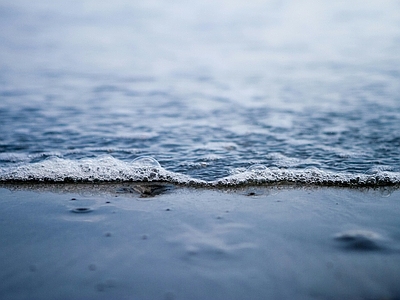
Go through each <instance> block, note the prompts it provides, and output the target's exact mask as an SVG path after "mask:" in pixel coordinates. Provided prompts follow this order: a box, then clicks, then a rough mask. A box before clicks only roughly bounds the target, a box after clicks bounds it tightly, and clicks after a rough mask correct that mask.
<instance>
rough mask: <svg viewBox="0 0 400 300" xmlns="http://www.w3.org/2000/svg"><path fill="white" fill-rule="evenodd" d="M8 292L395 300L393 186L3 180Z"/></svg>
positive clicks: (1, 285) (1, 263) (397, 232)
mask: <svg viewBox="0 0 400 300" xmlns="http://www.w3.org/2000/svg"><path fill="white" fill-rule="evenodd" d="M0 199H1V201H0V224H1V228H2V230H1V232H0V240H1V241H2V243H1V244H0V258H1V259H0V278H1V279H2V280H1V282H0V297H1V298H6V299H110V298H114V299H117V298H118V299H189V298H190V299H338V298H341V299H355V298H357V299H398V298H399V297H400V288H399V287H398V282H399V281H400V229H399V228H400V221H399V218H398V216H399V215H400V202H399V199H400V190H399V189H398V188H390V187H385V188H383V189H382V188H378V189H370V188H368V189H364V188H361V189H353V188H341V187H319V186H317V187H315V186H314V187H302V186H300V187H299V186H272V187H262V186H248V187H235V188H223V189H219V188H218V189H217V188H195V187H182V186H177V185H171V184H160V183H147V184H143V183H141V184H138V183H121V184H89V185H88V184H82V185H81V184H52V185H50V184H40V185H38V184H34V185H33V186H32V185H26V184H22V185H16V184H11V185H4V184H0Z"/></svg>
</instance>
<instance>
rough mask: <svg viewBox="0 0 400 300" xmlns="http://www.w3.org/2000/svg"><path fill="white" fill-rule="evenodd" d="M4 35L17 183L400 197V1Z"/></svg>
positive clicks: (65, 8) (55, 23) (197, 11)
mask: <svg viewBox="0 0 400 300" xmlns="http://www.w3.org/2000/svg"><path fill="white" fill-rule="evenodd" d="M0 28H1V31H0V39H1V43H0V56H1V60H0V180H1V181H14V180H22V181H24V180H34V181H35V180H39V181H41V180H49V181H64V180H66V181H93V180H96V181H125V180H129V181H130V180H135V181H143V180H166V181H170V182H180V183H193V182H197V183H200V184H205V183H209V184H216V183H219V184H228V185H231V184H239V183H240V184H246V183H261V184H262V183H280V182H298V183H305V184H313V183H315V184H323V185H331V184H333V185H354V186H358V185H360V186H362V185H371V186H375V185H398V184H399V183H400V150H399V149H400V4H399V2H398V1H389V0H388V1H369V2H368V3H365V2H362V1H354V2H351V3H345V2H340V3H331V1H250V2H249V3H247V2H246V3H244V2H243V3H242V1H222V0H220V1H202V2H201V3H196V4H194V3H187V2H184V1H171V2H168V3H166V2H165V3H164V2H162V1H146V2H143V3H139V2H137V3H136V2H134V1H124V0H120V1H113V2H112V3H111V2H110V3H109V4H105V3H98V2H96V1H76V2H74V1H56V2H54V3H53V2H52V3H48V2H47V1H35V2H31V1H2V2H1V4H0ZM141 157H151V158H153V159H154V161H153V160H152V159H150V158H144V159H140V158H141ZM138 158H139V160H136V161H134V160H135V159H138ZM133 161H134V162H133ZM157 162H158V163H159V164H160V165H158V163H157Z"/></svg>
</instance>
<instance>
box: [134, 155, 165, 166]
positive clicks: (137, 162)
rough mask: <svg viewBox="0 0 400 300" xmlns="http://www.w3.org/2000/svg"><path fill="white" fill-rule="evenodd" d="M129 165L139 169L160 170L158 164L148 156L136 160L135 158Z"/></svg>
mask: <svg viewBox="0 0 400 300" xmlns="http://www.w3.org/2000/svg"><path fill="white" fill-rule="evenodd" d="M131 164H132V165H134V166H135V167H141V168H150V167H152V168H161V165H160V163H159V162H158V161H157V160H156V159H154V158H153V157H150V156H140V157H138V158H135V159H134V160H132V162H131Z"/></svg>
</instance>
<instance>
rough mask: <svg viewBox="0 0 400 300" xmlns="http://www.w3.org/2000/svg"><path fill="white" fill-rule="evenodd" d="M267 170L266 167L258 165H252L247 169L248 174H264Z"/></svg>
mask: <svg viewBox="0 0 400 300" xmlns="http://www.w3.org/2000/svg"><path fill="white" fill-rule="evenodd" d="M267 170H268V168H267V167H266V166H264V165H260V164H255V165H252V166H250V167H249V168H248V169H247V171H248V172H257V173H260V172H265V171H267Z"/></svg>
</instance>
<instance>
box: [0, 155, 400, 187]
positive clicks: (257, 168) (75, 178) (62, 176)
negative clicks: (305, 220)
mask: <svg viewBox="0 0 400 300" xmlns="http://www.w3.org/2000/svg"><path fill="white" fill-rule="evenodd" d="M0 181H3V182H4V181H40V182H124V181H136V182H147V181H162V182H170V183H176V184H187V185H193V184H194V185H203V186H237V185H254V184H281V183H283V184H285V183H290V184H292V183H295V184H304V185H325V186H328V185H333V186H388V185H399V184H400V173H398V172H390V171H386V170H378V169H374V172H368V173H363V174H352V173H339V172H329V171H325V170H321V169H318V168H315V167H312V168H306V169H286V168H276V167H271V168H269V167H267V166H265V165H261V164H255V165H253V166H251V167H249V168H248V169H237V170H236V172H234V173H233V174H232V175H230V176H227V177H224V178H220V179H216V180H214V181H204V180H200V179H195V178H192V177H190V176H188V175H184V174H181V173H175V172H171V171H168V170H166V169H164V168H163V167H162V166H161V165H160V164H159V162H158V161H157V160H155V159H154V158H152V157H148V156H144V157H139V158H137V159H135V160H133V161H131V162H124V161H121V160H119V159H116V158H114V157H112V156H111V155H104V156H100V157H97V158H87V159H81V160H69V159H63V158H58V157H53V158H49V159H46V160H43V161H41V162H37V163H27V164H23V165H19V166H16V167H12V168H8V169H3V170H1V171H0Z"/></svg>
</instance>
